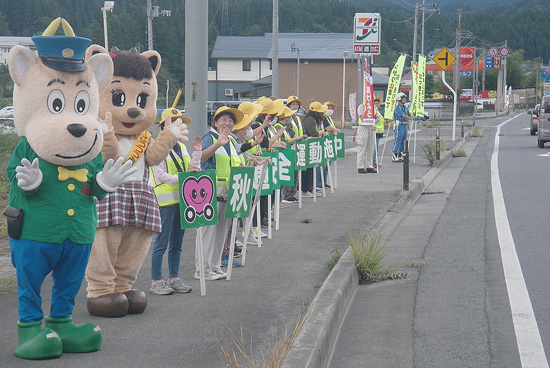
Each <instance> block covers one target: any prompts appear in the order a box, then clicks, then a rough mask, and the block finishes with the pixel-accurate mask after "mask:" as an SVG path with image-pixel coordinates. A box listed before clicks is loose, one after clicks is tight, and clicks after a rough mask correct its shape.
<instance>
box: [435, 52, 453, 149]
mask: <svg viewBox="0 0 550 368" xmlns="http://www.w3.org/2000/svg"><path fill="white" fill-rule="evenodd" d="M432 60H433V61H435V63H436V64H437V65H439V67H440V68H441V80H442V81H443V84H445V86H447V88H448V89H449V90H450V91H451V92H452V94H453V142H454V141H455V139H456V107H457V102H458V101H457V99H458V98H457V95H456V91H455V90H454V89H452V88H451V86H450V85H449V84H448V83H447V81H446V80H445V70H447V69H448V68H449V67H450V66H451V65H452V64H453V63H454V62H455V60H456V57H455V56H454V55H453V54H452V53H451V52H450V51H449V50H448V49H447V48H446V47H443V48H442V49H441V50H440V51H439V52H438V53H437V54H436V55H435V56H434V57H433V58H432Z"/></svg>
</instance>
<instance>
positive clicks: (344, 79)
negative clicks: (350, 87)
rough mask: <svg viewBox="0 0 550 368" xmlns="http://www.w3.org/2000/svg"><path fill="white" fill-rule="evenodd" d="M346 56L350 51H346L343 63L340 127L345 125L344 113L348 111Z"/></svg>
mask: <svg viewBox="0 0 550 368" xmlns="http://www.w3.org/2000/svg"><path fill="white" fill-rule="evenodd" d="M346 56H348V52H347V51H344V58H343V63H342V65H343V66H342V121H341V123H340V128H343V127H344V113H345V111H346V110H345V106H346V105H345V103H346Z"/></svg>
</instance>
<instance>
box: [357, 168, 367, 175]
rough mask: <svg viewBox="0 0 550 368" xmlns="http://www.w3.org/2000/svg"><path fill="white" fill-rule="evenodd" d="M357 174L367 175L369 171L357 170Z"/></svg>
mask: <svg viewBox="0 0 550 368" xmlns="http://www.w3.org/2000/svg"><path fill="white" fill-rule="evenodd" d="M357 172H358V173H359V174H366V173H367V169H357Z"/></svg>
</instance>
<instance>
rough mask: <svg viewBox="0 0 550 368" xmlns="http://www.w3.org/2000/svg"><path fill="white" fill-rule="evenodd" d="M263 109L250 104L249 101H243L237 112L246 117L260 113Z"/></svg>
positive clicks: (257, 105) (260, 106)
mask: <svg viewBox="0 0 550 368" xmlns="http://www.w3.org/2000/svg"><path fill="white" fill-rule="evenodd" d="M263 109H264V107H263V106H262V105H259V104H255V103H252V102H250V101H244V102H243V103H241V104H240V105H239V110H241V111H242V112H243V113H245V114H246V115H254V114H256V115H257V114H259V113H261V112H262V110H263Z"/></svg>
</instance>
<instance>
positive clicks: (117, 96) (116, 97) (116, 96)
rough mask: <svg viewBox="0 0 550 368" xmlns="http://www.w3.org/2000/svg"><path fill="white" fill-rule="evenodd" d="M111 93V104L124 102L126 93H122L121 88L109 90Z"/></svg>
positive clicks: (117, 104)
mask: <svg viewBox="0 0 550 368" xmlns="http://www.w3.org/2000/svg"><path fill="white" fill-rule="evenodd" d="M111 93H112V95H113V106H124V103H125V102H126V95H125V94H124V91H123V90H121V89H117V90H116V91H115V90H113V91H111Z"/></svg>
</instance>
